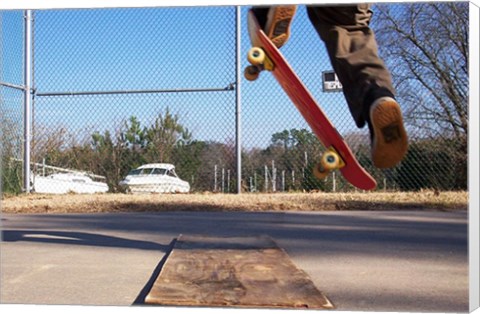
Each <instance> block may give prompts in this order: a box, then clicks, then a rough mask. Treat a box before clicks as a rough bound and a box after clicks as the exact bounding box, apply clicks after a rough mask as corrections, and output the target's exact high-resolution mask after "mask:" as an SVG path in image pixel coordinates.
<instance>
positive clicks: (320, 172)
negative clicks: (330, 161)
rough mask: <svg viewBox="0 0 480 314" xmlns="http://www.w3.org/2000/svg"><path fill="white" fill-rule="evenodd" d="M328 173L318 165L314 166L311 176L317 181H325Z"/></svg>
mask: <svg viewBox="0 0 480 314" xmlns="http://www.w3.org/2000/svg"><path fill="white" fill-rule="evenodd" d="M329 173H330V171H327V170H325V168H323V166H322V164H321V163H318V164H316V165H315V167H313V175H314V176H315V178H317V179H320V180H322V179H325V178H326V177H327V176H328V174H329Z"/></svg>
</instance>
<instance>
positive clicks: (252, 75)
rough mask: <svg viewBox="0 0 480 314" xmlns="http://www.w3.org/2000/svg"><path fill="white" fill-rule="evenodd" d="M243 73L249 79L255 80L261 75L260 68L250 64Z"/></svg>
mask: <svg viewBox="0 0 480 314" xmlns="http://www.w3.org/2000/svg"><path fill="white" fill-rule="evenodd" d="M243 75H244V76H245V78H246V79H247V80H249V81H255V80H256V79H257V78H258V76H259V75H260V70H259V69H258V68H257V67H256V66H253V65H249V66H248V67H246V68H245V71H244V72H243Z"/></svg>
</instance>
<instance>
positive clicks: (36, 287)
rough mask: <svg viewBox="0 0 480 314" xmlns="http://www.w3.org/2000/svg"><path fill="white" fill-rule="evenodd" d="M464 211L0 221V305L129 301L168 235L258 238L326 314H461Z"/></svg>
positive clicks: (464, 306) (141, 289)
mask: <svg viewBox="0 0 480 314" xmlns="http://www.w3.org/2000/svg"><path fill="white" fill-rule="evenodd" d="M467 229H468V214H467V212H465V211H463V212H436V211H429V212H419V211H406V212H369V211H362V212H320V213H310V212H309V213H303V212H283V213H273V212H272V213H240V212H239V213H213V212H207V213H205V212H190V213H188V212H176V213H174V212H166V213H115V214H47V215H9V214H8V215H7V214H3V215H2V231H3V234H2V242H1V255H0V256H1V295H0V297H1V299H0V301H1V303H9V304H69V305H70V304H71V305H79V304H80V305H132V304H134V303H135V301H136V300H139V299H141V297H142V294H144V293H145V288H146V287H148V284H149V281H151V279H152V278H153V277H155V272H158V270H159V268H160V266H161V262H162V259H163V258H164V257H165V256H166V255H165V254H166V252H168V251H169V250H170V248H171V246H172V244H173V241H174V239H175V238H176V237H178V235H179V234H185V235H205V236H218V237H230V236H235V237H238V236H256V235H269V236H270V237H272V238H273V239H274V240H275V241H276V242H277V244H278V245H279V246H280V247H281V248H283V249H284V250H285V251H286V252H287V253H288V254H289V256H290V257H291V259H292V261H293V262H294V263H295V264H296V265H297V266H298V267H299V268H301V269H303V270H304V271H305V272H306V273H307V274H308V275H309V276H310V278H311V279H312V281H313V282H314V283H315V285H316V286H317V287H318V288H319V289H320V290H321V291H322V292H323V293H324V294H325V295H327V296H328V297H329V298H330V300H331V301H332V302H333V303H334V304H335V306H336V307H337V309H338V310H346V311H351V310H356V311H394V312H396V311H410V312H412V311H413V312H467V311H468V242H467V239H468V234H467Z"/></svg>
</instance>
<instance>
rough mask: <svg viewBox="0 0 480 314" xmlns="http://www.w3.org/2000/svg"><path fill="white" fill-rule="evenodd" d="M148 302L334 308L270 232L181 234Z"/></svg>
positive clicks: (181, 304)
mask: <svg viewBox="0 0 480 314" xmlns="http://www.w3.org/2000/svg"><path fill="white" fill-rule="evenodd" d="M145 303H146V304H158V305H177V306H227V307H252V308H255V307H267V308H269V307H270V308H278V307H280V308H298V307H304V308H314V309H331V308H333V305H332V303H331V302H330V301H329V300H328V299H327V297H326V296H324V295H323V294H322V292H320V291H319V290H318V289H317V287H316V286H315V285H314V284H313V282H312V281H311V280H310V279H309V277H308V276H307V274H306V273H305V272H303V271H302V270H300V269H298V268H297V267H296V266H295V265H294V264H293V262H292V261H291V259H290V258H289V256H288V255H287V253H286V252H285V251H284V250H282V249H280V248H279V247H278V246H277V245H276V243H275V242H274V241H273V240H272V239H271V238H270V237H267V236H259V237H230V238H217V237H203V236H182V235H180V237H179V238H178V239H177V241H176V243H175V245H174V247H173V250H172V252H171V253H170V256H169V257H168V258H167V260H166V262H165V264H164V265H163V268H162V270H161V272H160V274H159V276H158V278H157V279H156V281H155V282H154V284H153V286H152V288H151V290H150V292H149V293H148V295H147V297H146V298H145Z"/></svg>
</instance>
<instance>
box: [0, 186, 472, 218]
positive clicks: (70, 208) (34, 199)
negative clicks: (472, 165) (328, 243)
mask: <svg viewBox="0 0 480 314" xmlns="http://www.w3.org/2000/svg"><path fill="white" fill-rule="evenodd" d="M467 208H468V192H440V193H438V192H434V191H420V192H395V193H380V192H370V193H364V192H357V193H277V194H241V195H233V194H184V195H182V194H178V195H173V194H145V195H128V194H97V195H76V194H68V195H41V194H31V195H20V196H6V197H4V199H3V200H2V203H1V210H2V212H3V213H102V212H136V211H152V212H155V211H250V212H251V211H327V210H330V211H331V210H439V211H452V210H467Z"/></svg>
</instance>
